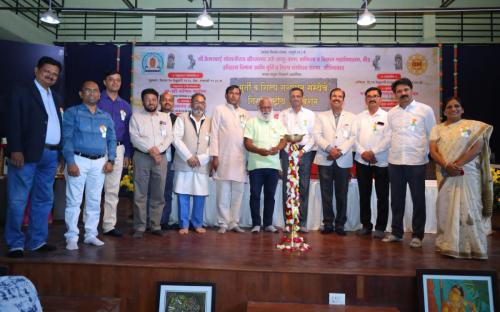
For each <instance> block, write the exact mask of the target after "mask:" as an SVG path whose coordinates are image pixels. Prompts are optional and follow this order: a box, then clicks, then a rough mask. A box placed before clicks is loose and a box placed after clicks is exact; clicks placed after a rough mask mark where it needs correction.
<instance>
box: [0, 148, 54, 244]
mask: <svg viewBox="0 0 500 312" xmlns="http://www.w3.org/2000/svg"><path fill="white" fill-rule="evenodd" d="M57 158H58V153H57V151H50V150H48V149H44V151H43V154H42V159H40V161H39V162H37V163H25V164H24V166H22V167H21V168H17V167H14V166H12V165H10V164H9V171H8V174H7V179H8V180H7V197H8V199H7V220H6V223H5V240H6V242H7V246H8V248H9V250H10V251H12V250H24V244H25V236H24V233H23V231H22V230H21V226H22V223H23V217H24V209H25V208H26V203H27V201H28V197H29V195H30V192H31V208H30V218H29V226H28V232H27V234H26V247H27V248H28V249H30V250H33V249H37V248H39V247H41V246H42V245H44V244H45V243H46V241H47V237H48V217H49V213H50V211H51V210H52V206H53V203H54V178H55V175H56V169H57Z"/></svg>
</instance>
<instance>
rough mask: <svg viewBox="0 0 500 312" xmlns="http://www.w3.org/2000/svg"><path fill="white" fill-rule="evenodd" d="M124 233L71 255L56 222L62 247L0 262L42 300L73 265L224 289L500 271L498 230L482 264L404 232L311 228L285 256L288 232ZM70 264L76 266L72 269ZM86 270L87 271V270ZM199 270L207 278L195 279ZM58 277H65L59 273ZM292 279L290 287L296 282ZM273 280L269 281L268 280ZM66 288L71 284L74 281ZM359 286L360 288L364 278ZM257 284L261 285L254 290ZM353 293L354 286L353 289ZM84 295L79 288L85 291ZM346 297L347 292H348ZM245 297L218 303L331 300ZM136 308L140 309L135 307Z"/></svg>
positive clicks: (52, 232)
mask: <svg viewBox="0 0 500 312" xmlns="http://www.w3.org/2000/svg"><path fill="white" fill-rule="evenodd" d="M119 228H120V229H121V230H123V231H124V232H125V235H124V237H122V238H114V237H107V236H102V235H100V238H101V239H102V240H103V241H104V242H105V245H104V246H102V247H95V246H89V245H85V244H83V243H81V240H80V243H79V246H80V249H79V250H78V251H68V250H65V249H64V247H65V241H64V236H63V234H64V231H65V225H64V223H62V222H60V221H57V222H55V223H54V224H52V225H50V229H49V242H50V243H53V244H55V245H56V246H57V247H58V250H56V251H54V252H51V253H47V254H39V253H34V252H26V253H25V257H24V258H23V259H10V258H6V257H5V253H6V247H5V244H2V247H1V250H0V251H1V256H0V264H1V265H7V266H8V267H9V269H10V270H11V273H12V274H24V275H27V276H28V277H29V278H32V279H33V280H34V281H35V285H36V286H37V287H38V285H37V283H36V282H37V281H39V282H40V284H42V285H41V287H40V288H39V292H40V293H41V294H43V295H69V294H71V291H70V290H68V289H65V287H64V282H63V285H59V286H55V285H53V286H51V284H50V282H46V281H45V278H44V277H43V273H42V272H40V271H39V270H49V271H50V270H51V271H50V273H46V274H47V275H48V276H49V279H50V280H51V281H52V283H54V282H55V281H57V280H58V279H61V280H63V279H65V278H66V279H68V278H71V277H68V274H67V272H63V269H62V268H63V267H65V268H67V270H73V269H74V270H76V268H78V267H87V268H88V267H91V268H93V270H94V271H91V270H89V271H88V272H95V271H96V270H100V271H98V272H99V274H104V275H106V274H108V273H105V269H104V268H110V267H114V268H116V267H121V268H125V269H127V268H128V270H129V271H130V272H132V271H133V270H134V269H135V268H140V269H141V270H148V269H154V270H156V272H163V271H164V272H170V273H165V274H163V275H162V274H160V273H158V274H157V275H158V280H162V279H164V280H170V281H175V279H176V278H178V279H179V281H183V282H186V281H190V280H192V281H197V282H200V281H203V280H204V281H206V282H210V281H211V280H216V281H217V282H218V283H220V284H222V283H223V282H221V280H220V277H219V276H218V275H217V274H226V273H231V272H239V273H242V274H244V273H248V274H250V273H258V274H260V275H261V276H265V275H266V274H267V273H273V274H275V275H276V274H278V275H280V276H286V275H287V274H289V276H301V277H304V278H306V280H310V281H311V282H314V281H315V277H313V276H326V277H327V280H328V281H330V278H334V277H340V278H342V276H345V277H346V278H347V276H352V277H354V278H355V281H356V278H358V277H359V276H363V277H367V278H371V279H372V280H373V281H375V282H374V285H378V284H377V283H378V282H377V281H376V280H377V278H381V280H383V279H384V278H386V281H385V282H380V283H381V284H380V285H383V283H387V281H388V280H387V278H391V279H394V278H396V279H398V278H399V279H409V280H408V281H407V283H408V284H411V283H413V282H414V281H415V270H416V269H417V268H433V269H436V268H437V269H461V270H465V269H478V270H483V269H493V270H496V271H498V270H499V269H500V233H499V232H494V233H493V234H492V235H490V236H489V238H488V255H489V259H488V260H485V261H477V260H461V259H452V258H448V257H444V256H441V255H439V254H438V253H436V252H435V246H434V239H435V235H426V237H425V239H424V241H423V247H422V248H421V249H412V248H410V247H409V246H408V244H409V241H410V239H411V235H410V234H409V233H407V234H405V237H404V241H403V242H402V243H391V244H387V243H382V242H381V241H380V240H374V239H372V238H371V237H367V236H364V237H359V236H357V235H356V234H355V233H353V232H348V234H347V236H345V237H341V236H338V235H336V234H328V235H322V234H321V233H319V232H318V231H311V232H309V233H306V234H304V235H303V237H304V238H305V240H306V241H307V243H309V244H310V245H311V247H312V249H311V250H310V251H307V252H302V253H298V252H293V253H290V252H284V251H280V250H278V249H277V248H276V247H275V246H276V244H277V243H278V242H279V241H280V238H281V236H282V233H279V234H274V233H265V232H261V233H250V232H249V231H247V232H246V233H232V232H228V233H226V234H223V235H222V234H218V233H217V229H215V228H208V229H207V233H206V234H196V233H195V232H193V231H191V232H190V234H189V235H180V234H178V233H177V231H174V230H169V231H167V232H166V233H167V234H166V236H165V237H158V236H154V235H151V234H149V233H146V234H145V236H144V238H143V239H133V238H132V237H131V234H132V226H131V220H129V219H128V218H127V217H125V216H122V217H121V218H120V223H119ZM80 229H81V230H82V226H80ZM2 234H3V229H2ZM2 236H3V235H2ZM2 241H3V237H2ZM96 266H97V267H96ZM70 267H74V268H73V269H69V268H70ZM98 267H100V269H98ZM58 270H59V273H58ZM81 272H85V270H82V271H81ZM174 272H175V273H174ZM179 272H184V274H183V275H182V276H181V275H179V274H180V273H179ZM195 272H204V273H203V274H202V273H200V274H197V273H196V274H195ZM207 272H212V273H207ZM221 272H222V273H221ZM58 274H61V275H62V274H65V275H64V276H58ZM82 274H83V273H82ZM92 274H93V273H92ZM109 274H114V273H109ZM176 274H177V275H176ZM204 274H205V275H204ZM71 275H73V277H75V278H76V276H77V274H76V273H72V274H70V276H71ZM275 275H273V276H275ZM108 276H109V277H110V278H109V279H110V280H108V278H107V277H105V276H103V277H99V280H100V281H101V282H103V281H104V282H106V283H120V280H116V277H113V276H112V275H108ZM211 276H213V278H212V277H211ZM307 276H308V277H307ZM232 278H237V280H236V281H235V280H232V281H231V277H229V280H227V281H225V282H224V283H230V285H232V286H231V287H236V288H238V287H239V286H238V284H234V283H240V282H241V280H240V278H238V277H237V276H236V275H235V276H233V277H232ZM269 278H270V277H269ZM280 278H282V277H280ZM226 279H227V278H225V279H224V280H226ZM111 280H112V281H111ZM265 280H266V278H264V282H265ZM292 280H293V279H291V280H290V281H288V282H290V283H291V282H292ZM412 281H413V282H412ZM267 282H270V281H269V280H267ZM67 283H71V281H69V282H67ZM87 283H88V281H87ZM283 283H287V281H285V282H283V281H282V282H280V287H286V285H283ZM320 283H324V282H320ZM346 283H347V282H346ZM357 283H359V279H358V280H357ZM220 284H218V286H217V296H218V298H219V299H220V297H224V296H225V295H226V294H229V293H231V292H232V290H230V289H229V288H227V287H229V286H227V285H226V286H224V285H220ZM271 284H272V282H271ZM344 284H345V283H344ZM347 284H349V283H347ZM367 284H368V283H367ZM332 285H333V286H329V285H323V286H322V289H321V291H323V289H335V288H341V289H342V285H337V286H335V284H334V283H333V284H332ZM356 285H357V284H356ZM356 285H355V286H353V287H354V290H353V292H355V293H357V297H356V300H350V302H351V303H355V304H361V303H364V304H366V303H373V302H371V301H370V300H369V299H367V298H368V297H369V296H364V297H362V298H360V297H359V289H358V288H359V285H358V286H356ZM87 287H92V286H87ZM155 287H156V286H151V287H150V288H151V289H153V290H154V289H155ZM225 287H226V288H225ZM252 287H255V285H253V286H252ZM396 287H397V286H396ZM415 287H416V285H415ZM347 288H351V286H349V287H347ZM104 289H105V290H104V291H102V292H96V291H89V293H88V295H94V294H98V295H100V296H110V297H118V298H120V297H123V296H124V293H123V291H122V289H121V287H120V286H116V285H115V286H113V285H111V286H107V287H104ZM106 289H108V290H106ZM224 289H226V290H227V291H225V290H224ZM414 290H415V288H413V289H411V291H414ZM78 291H81V289H80V290H78ZM150 292H151V291H150ZM153 292H154V291H153ZM346 293H349V290H347V291H346ZM126 296H131V294H130V293H128V294H126ZM415 296H416V294H407V295H406V296H405V297H408V298H413V297H415ZM153 297H154V295H153ZM242 298H243V299H241V298H240V299H239V301H237V302H236V301H235V302H236V303H237V304H236V303H235V304H233V305H231V306H230V307H229V308H226V306H225V305H222V306H221V304H222V303H220V302H218V304H217V306H218V308H220V311H244V310H243V309H241V307H242V304H243V302H240V301H242V300H247V299H248V301H250V300H252V301H271V302H272V301H274V302H305V303H327V295H325V294H321V295H318V296H317V297H314V298H304V299H300V298H298V299H296V300H295V301H293V300H291V301H289V298H288V296H285V295H283V296H278V297H277V298H269V297H266V296H264V297H263V298H260V297H259V296H258V295H257V296H254V295H252V294H251V293H246V294H245V295H244V296H243V297H242ZM122 299H123V298H122ZM415 299H416V298H415ZM127 300H128V301H129V302H128V304H127V305H125V307H126V308H125V310H126V311H139V310H140V311H142V310H143V307H147V308H148V310H149V308H151V307H152V306H154V305H153V303H151V302H149V301H148V302H147V303H141V300H139V299H137V300H135V299H133V298H128V299H127ZM151 300H153V299H151ZM235 300H236V299H235ZM380 300H381V301H378V303H377V302H375V303H377V304H378V305H380V304H384V302H383V301H382V300H383V299H380ZM405 300H406V299H405ZM229 301H230V300H229ZM390 301H391V302H392V303H394V304H397V302H398V301H397V298H392V300H390ZM348 302H349V295H348ZM414 302H415V301H414ZM245 304H246V302H245ZM398 307H399V308H400V309H401V311H411V310H412V309H408V305H406V306H405V305H399V306H398ZM137 308H139V310H136V309H137ZM218 311H219V310H218Z"/></svg>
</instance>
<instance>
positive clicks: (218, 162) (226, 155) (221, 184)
mask: <svg viewBox="0 0 500 312" xmlns="http://www.w3.org/2000/svg"><path fill="white" fill-rule="evenodd" d="M240 96H241V90H240V87H238V86H237V85H231V86H229V87H227V88H226V95H225V97H226V104H224V105H219V106H217V107H216V108H215V110H214V114H213V116H212V129H211V132H212V138H211V142H210V156H212V168H213V170H214V175H213V178H214V180H215V186H216V190H217V191H216V193H217V212H218V217H217V221H218V224H219V230H218V233H220V234H224V233H226V231H228V230H229V231H233V232H236V233H242V232H244V230H243V229H242V228H240V226H239V221H240V208H241V201H242V200H243V193H244V187H245V182H246V180H247V171H246V161H247V157H246V155H247V152H246V150H245V146H244V145H243V132H244V129H245V124H246V122H247V120H248V112H247V111H246V110H245V109H243V108H241V107H240Z"/></svg>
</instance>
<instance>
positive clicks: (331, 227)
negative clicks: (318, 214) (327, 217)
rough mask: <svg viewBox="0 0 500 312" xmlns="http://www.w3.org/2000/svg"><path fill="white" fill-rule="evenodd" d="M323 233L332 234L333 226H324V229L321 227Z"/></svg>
mask: <svg viewBox="0 0 500 312" xmlns="http://www.w3.org/2000/svg"><path fill="white" fill-rule="evenodd" d="M320 232H321V234H330V233H333V232H334V230H333V226H324V227H323V228H322V229H321V231H320Z"/></svg>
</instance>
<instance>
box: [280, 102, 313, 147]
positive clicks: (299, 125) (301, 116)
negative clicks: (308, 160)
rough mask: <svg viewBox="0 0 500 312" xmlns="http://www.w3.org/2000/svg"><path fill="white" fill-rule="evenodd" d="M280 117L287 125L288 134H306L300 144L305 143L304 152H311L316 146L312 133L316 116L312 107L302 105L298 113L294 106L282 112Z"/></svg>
mask: <svg viewBox="0 0 500 312" xmlns="http://www.w3.org/2000/svg"><path fill="white" fill-rule="evenodd" d="M279 119H280V120H281V122H282V123H283V125H285V128H286V130H287V134H304V137H303V138H302V141H300V142H299V145H303V146H304V147H303V148H302V149H303V150H304V152H309V151H310V150H312V149H313V148H314V137H313V135H312V132H313V128H314V122H315V120H316V116H315V114H314V112H313V111H312V110H310V109H307V108H304V107H301V108H300V110H299V111H298V113H296V112H295V111H294V110H293V108H291V107H290V108H288V109H285V110H283V111H281V112H280V114H279Z"/></svg>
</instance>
